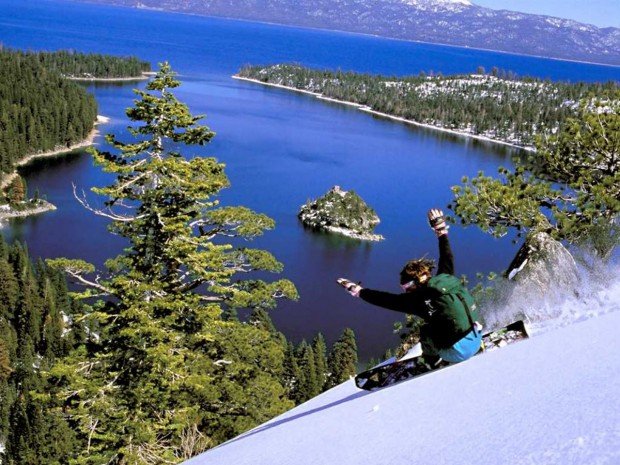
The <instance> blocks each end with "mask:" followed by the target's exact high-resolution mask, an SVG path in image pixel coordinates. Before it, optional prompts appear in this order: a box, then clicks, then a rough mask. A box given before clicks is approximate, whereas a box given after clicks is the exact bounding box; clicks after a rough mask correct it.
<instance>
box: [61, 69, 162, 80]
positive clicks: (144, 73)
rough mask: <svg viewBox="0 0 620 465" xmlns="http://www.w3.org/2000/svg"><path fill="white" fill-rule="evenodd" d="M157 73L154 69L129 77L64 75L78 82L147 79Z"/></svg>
mask: <svg viewBox="0 0 620 465" xmlns="http://www.w3.org/2000/svg"><path fill="white" fill-rule="evenodd" d="M154 75H155V72H154V71H145V72H143V73H142V74H141V75H140V76H129V77H112V78H102V77H94V76H93V77H76V76H64V78H65V79H68V80H69V81H77V82H133V81H146V80H147V79H150V78H151V77H152V76H154Z"/></svg>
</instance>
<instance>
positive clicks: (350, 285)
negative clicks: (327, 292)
mask: <svg viewBox="0 0 620 465" xmlns="http://www.w3.org/2000/svg"><path fill="white" fill-rule="evenodd" d="M336 281H337V282H338V284H340V285H341V286H342V287H344V288H345V289H346V290H347V292H348V293H349V294H351V295H352V296H353V297H359V296H360V291H361V290H362V289H363V288H362V286H360V285H359V284H355V283H354V282H353V281H349V280H348V279H345V278H338V279H337V280H336Z"/></svg>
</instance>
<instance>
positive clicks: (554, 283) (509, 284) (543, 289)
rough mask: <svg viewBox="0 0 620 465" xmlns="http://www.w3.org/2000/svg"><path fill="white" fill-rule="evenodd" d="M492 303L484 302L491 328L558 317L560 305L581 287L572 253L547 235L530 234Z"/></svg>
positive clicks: (487, 320)
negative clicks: (527, 320)
mask: <svg viewBox="0 0 620 465" xmlns="http://www.w3.org/2000/svg"><path fill="white" fill-rule="evenodd" d="M505 278H506V279H505V280H503V281H501V282H499V283H498V285H497V287H496V289H495V290H496V292H494V293H493V297H492V298H491V299H489V300H488V301H486V302H485V301H484V299H483V302H481V314H482V315H483V317H484V319H485V323H486V326H487V327H491V328H492V327H499V326H503V325H505V324H507V323H510V322H512V321H515V320H518V319H522V318H526V319H529V320H531V321H542V320H547V319H550V318H554V317H556V316H557V312H558V310H557V308H558V305H557V304H558V303H559V302H560V301H561V300H563V299H564V298H565V297H566V296H571V295H574V294H575V293H576V292H577V288H578V285H579V281H580V278H579V273H578V270H577V264H576V263H575V260H574V259H573V256H572V255H571V254H570V252H569V251H568V250H567V249H566V248H565V247H564V246H563V245H562V244H561V243H560V242H558V241H556V240H555V239H553V238H552V237H551V236H549V235H548V234H546V233H535V234H530V235H529V236H528V237H527V238H526V240H525V243H524V244H523V246H521V248H520V249H519V251H518V252H517V255H516V256H515V258H514V259H513V261H512V263H511V264H510V266H509V267H508V269H507V270H506V274H505Z"/></svg>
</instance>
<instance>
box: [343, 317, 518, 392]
mask: <svg viewBox="0 0 620 465" xmlns="http://www.w3.org/2000/svg"><path fill="white" fill-rule="evenodd" d="M528 337H529V334H528V331H527V327H526V325H525V323H524V322H523V321H522V320H520V321H516V322H514V323H511V324H510V325H508V326H506V327H504V328H501V329H498V330H495V331H491V332H488V333H486V334H484V335H483V336H482V344H481V346H480V351H479V352H478V353H477V354H476V355H480V354H482V353H484V352H489V351H493V350H496V349H499V348H501V347H505V346H507V345H508V344H513V343H515V342H518V341H520V340H522V339H527V338H528ZM449 365H451V364H449V363H447V362H443V361H439V362H438V363H437V364H435V365H433V366H431V365H429V364H428V363H425V362H424V359H423V357H421V356H420V354H419V353H417V354H415V355H413V356H412V355H411V354H409V353H408V354H406V355H405V356H404V357H402V358H400V359H398V360H396V359H394V358H392V359H389V360H387V361H385V362H383V363H382V364H380V365H377V366H376V367H373V368H371V369H370V370H366V371H363V372H362V373H360V374H358V375H357V376H356V377H355V385H356V386H357V387H358V388H360V389H364V390H366V391H373V390H375V389H379V388H383V387H386V386H391V385H393V384H396V383H399V382H401V381H405V380H407V379H411V378H415V377H416V376H420V375H423V374H425V373H429V372H431V371H436V370H439V369H441V368H444V367H446V366H449Z"/></svg>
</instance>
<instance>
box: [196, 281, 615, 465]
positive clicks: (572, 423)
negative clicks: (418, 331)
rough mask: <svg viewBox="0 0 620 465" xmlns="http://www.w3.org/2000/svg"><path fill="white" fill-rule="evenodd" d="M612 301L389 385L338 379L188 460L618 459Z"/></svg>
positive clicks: (268, 463) (274, 463) (206, 464)
mask: <svg viewBox="0 0 620 465" xmlns="http://www.w3.org/2000/svg"><path fill="white" fill-rule="evenodd" d="M617 297H618V296H617V293H616V295H614V296H612V300H611V301H607V302H605V303H604V306H605V307H606V308H607V313H604V314H602V315H598V316H594V317H592V318H589V319H586V320H585V321H580V322H577V323H574V324H571V325H568V326H564V327H561V328H554V329H553V330H552V331H548V332H546V333H542V334H538V335H536V336H535V337H532V338H531V339H529V340H526V341H523V342H520V343H519V344H515V345H513V346H508V347H506V348H504V349H502V350H499V351H496V352H491V353H488V354H484V355H481V356H478V357H475V358H473V359H471V360H469V361H468V362H465V363H462V364H460V365H455V366H452V367H449V368H447V369H444V370H441V371H438V372H434V373H430V374H428V375H426V376H423V377H421V378H418V379H415V380H411V381H407V382H404V383H401V384H399V385H396V386H393V387H391V388H387V389H384V390H380V391H376V392H371V393H368V392H364V391H359V390H358V389H356V388H355V386H354V384H353V381H352V380H351V381H348V382H346V383H343V384H341V385H340V386H337V387H335V388H334V389H332V390H330V391H328V392H326V393H324V394H322V395H320V396H318V397H316V398H314V399H311V400H310V401H308V402H306V403H305V404H303V405H301V406H299V407H297V408H295V409H293V410H291V411H289V412H287V413H285V414H283V415H281V416H279V417H277V418H275V419H273V420H272V421H270V422H268V423H265V424H263V425H261V426H259V427H258V428H255V429H254V430H252V431H249V432H247V433H245V434H243V435H241V436H239V437H237V438H235V439H233V440H231V441H229V442H227V443H225V444H223V445H221V446H219V447H217V448H215V449H213V450H211V451H208V452H206V453H204V454H202V455H199V456H198V457H195V458H194V459H192V460H190V461H188V462H186V464H188V465H216V464H217V465H222V464H231V465H232V464H234V465H250V464H251V465H259V464H265V465H284V464H286V465H289V464H290V465H293V464H296V465H297V464H299V465H310V464H316V465H325V464H334V465H335V464H340V465H349V464H350V465H353V464H355V465H360V464H373V465H382V464H389V465H410V464H429V465H430V464H432V465H441V464H450V465H454V464H480V463H484V464H532V465H534V464H557V465H568V464H588V465H594V464H599V465H602V464H609V465H612V464H619V463H620V396H619V393H620V342H618V339H619V338H618V331H619V330H620V311H619V310H620V308H618V307H619V306H620V299H618V298H617ZM608 298H609V296H608Z"/></svg>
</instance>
